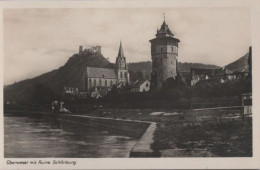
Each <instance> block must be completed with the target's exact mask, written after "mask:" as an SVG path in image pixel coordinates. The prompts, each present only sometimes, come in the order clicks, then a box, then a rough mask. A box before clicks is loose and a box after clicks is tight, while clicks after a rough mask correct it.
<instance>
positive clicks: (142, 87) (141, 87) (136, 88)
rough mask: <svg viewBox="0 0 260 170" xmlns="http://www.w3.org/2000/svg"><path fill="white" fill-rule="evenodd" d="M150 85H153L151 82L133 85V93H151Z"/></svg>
mask: <svg viewBox="0 0 260 170" xmlns="http://www.w3.org/2000/svg"><path fill="white" fill-rule="evenodd" d="M150 85H151V83H150V81H149V80H143V81H136V82H135V83H134V84H133V87H132V89H131V92H147V91H150Z"/></svg>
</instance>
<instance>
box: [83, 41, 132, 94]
mask: <svg viewBox="0 0 260 170" xmlns="http://www.w3.org/2000/svg"><path fill="white" fill-rule="evenodd" d="M129 78H130V77H129V72H128V67H127V63H126V57H125V56H124V52H123V46H122V42H120V46H119V52H118V56H117V58H116V63H115V67H114V68H98V67H87V68H86V69H85V72H84V74H83V87H84V90H85V91H88V92H89V91H94V90H96V89H98V90H100V89H102V90H109V89H111V88H112V86H113V85H115V84H119V83H123V84H127V83H128V82H129Z"/></svg>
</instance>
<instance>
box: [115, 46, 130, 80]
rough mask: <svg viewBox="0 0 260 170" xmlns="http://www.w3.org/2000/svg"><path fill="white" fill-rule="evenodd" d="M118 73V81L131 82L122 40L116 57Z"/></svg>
mask: <svg viewBox="0 0 260 170" xmlns="http://www.w3.org/2000/svg"><path fill="white" fill-rule="evenodd" d="M115 67H116V73H117V77H118V83H120V82H123V83H124V84H126V83H128V82H129V72H128V67H127V63H126V58H125V56H124V51H123V46H122V42H121V41H120V46H119V51H118V56H117V58H116V65H115Z"/></svg>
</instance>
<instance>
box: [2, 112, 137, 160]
mask: <svg viewBox="0 0 260 170" xmlns="http://www.w3.org/2000/svg"><path fill="white" fill-rule="evenodd" d="M136 142H137V139H135V138H132V137H127V136H122V135H118V134H115V133H112V132H108V131H106V130H101V129H97V128H93V127H89V126H83V127H82V126H79V125H75V124H74V125H70V126H69V127H66V128H62V127H61V126H60V125H59V123H58V122H55V121H53V120H51V119H46V118H41V117H30V116H27V117H25V116H6V115H5V116H4V156H5V158H56V157H59V158H110V157H120V158H122V157H128V156H129V152H130V151H131V149H132V148H133V146H134V145H135V143H136Z"/></svg>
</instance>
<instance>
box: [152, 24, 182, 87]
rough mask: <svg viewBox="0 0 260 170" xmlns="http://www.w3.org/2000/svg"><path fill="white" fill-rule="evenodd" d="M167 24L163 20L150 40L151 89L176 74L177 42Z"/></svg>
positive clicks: (161, 84) (161, 85)
mask: <svg viewBox="0 0 260 170" xmlns="http://www.w3.org/2000/svg"><path fill="white" fill-rule="evenodd" d="M179 42H180V40H179V39H177V38H175V37H174V35H173V33H172V32H171V30H170V29H169V27H168V25H167V24H166V22H165V19H164V21H163V24H162V25H161V28H160V29H159V30H158V29H157V34H156V38H154V39H152V40H150V43H151V55H152V73H151V90H152V91H158V90H160V89H162V88H163V85H164V84H165V83H166V80H167V79H169V78H174V79H175V77H176V76H177V62H178V43H179Z"/></svg>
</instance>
